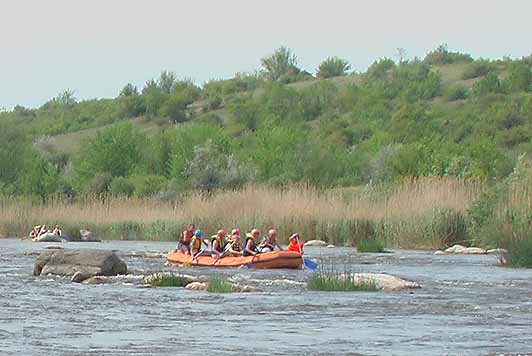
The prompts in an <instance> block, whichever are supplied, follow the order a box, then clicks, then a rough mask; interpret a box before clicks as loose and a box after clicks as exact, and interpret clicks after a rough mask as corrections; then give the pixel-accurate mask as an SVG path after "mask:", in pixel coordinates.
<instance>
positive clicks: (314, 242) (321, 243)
mask: <svg viewBox="0 0 532 356" xmlns="http://www.w3.org/2000/svg"><path fill="white" fill-rule="evenodd" d="M305 246H314V247H325V246H327V242H325V241H322V240H310V241H307V242H305Z"/></svg>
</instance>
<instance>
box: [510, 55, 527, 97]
mask: <svg viewBox="0 0 532 356" xmlns="http://www.w3.org/2000/svg"><path fill="white" fill-rule="evenodd" d="M508 71H509V76H508V82H509V87H510V89H511V90H512V91H532V68H531V65H530V63H527V62H526V61H524V60H521V61H515V62H512V63H511V64H510V66H509V67H508Z"/></svg>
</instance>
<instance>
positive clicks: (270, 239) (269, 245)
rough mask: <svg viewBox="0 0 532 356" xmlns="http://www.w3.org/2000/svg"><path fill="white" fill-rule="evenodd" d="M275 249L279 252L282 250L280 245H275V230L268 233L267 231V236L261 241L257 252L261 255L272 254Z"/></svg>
mask: <svg viewBox="0 0 532 356" xmlns="http://www.w3.org/2000/svg"><path fill="white" fill-rule="evenodd" d="M275 247H277V248H278V249H279V251H282V250H283V248H282V247H281V245H279V244H278V243H277V230H276V229H270V231H268V235H267V236H265V237H264V238H263V239H262V241H261V243H260V245H259V251H260V252H262V253H264V252H273V251H274V250H275Z"/></svg>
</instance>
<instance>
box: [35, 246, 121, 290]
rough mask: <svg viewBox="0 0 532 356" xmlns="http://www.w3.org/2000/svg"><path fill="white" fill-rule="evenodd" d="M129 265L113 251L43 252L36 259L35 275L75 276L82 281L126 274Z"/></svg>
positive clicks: (76, 280) (77, 280) (76, 279)
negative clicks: (96, 277)
mask: <svg viewBox="0 0 532 356" xmlns="http://www.w3.org/2000/svg"><path fill="white" fill-rule="evenodd" d="M126 273H127V265H126V263H125V262H124V261H123V260H121V259H120V258H119V257H118V256H117V255H116V254H115V253H114V252H113V251H109V250H93V249H77V250H57V251H46V252H43V253H41V254H40V255H39V257H37V259H36V260H35V268H34V270H33V274H34V275H35V276H40V275H47V274H54V275H58V276H74V275H76V278H74V281H75V282H82V281H84V280H86V279H88V278H91V277H94V276H116V275H118V274H126Z"/></svg>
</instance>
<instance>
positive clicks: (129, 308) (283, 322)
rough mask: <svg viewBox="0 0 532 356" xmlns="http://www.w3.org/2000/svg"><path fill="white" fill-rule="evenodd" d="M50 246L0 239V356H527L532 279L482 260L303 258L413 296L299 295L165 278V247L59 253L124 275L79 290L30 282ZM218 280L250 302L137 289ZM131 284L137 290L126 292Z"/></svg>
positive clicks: (269, 280) (410, 255)
mask: <svg viewBox="0 0 532 356" xmlns="http://www.w3.org/2000/svg"><path fill="white" fill-rule="evenodd" d="M45 245H48V244H43V243H41V244H38V243H31V242H29V241H21V240H18V239H3V240H0V355H235V354H236V355H241V354H244V355H245V354H253V355H286V354H291V355H344V354H345V355H409V356H410V355H491V354H493V355H500V354H504V355H506V354H508V355H510V354H517V353H532V270H526V269H510V268H502V267H498V266H497V265H496V264H497V261H496V258H495V257H494V256H492V255H482V256H467V255H444V256H435V255H433V254H432V253H431V252H424V251H404V250H394V251H393V253H390V254H357V253H356V251H355V250H354V249H351V248H335V249H326V248H307V249H306V254H307V256H308V257H310V258H316V259H318V260H319V259H325V260H327V259H336V260H338V261H340V262H341V263H343V264H345V265H346V266H347V268H349V269H350V270H353V271H357V272H385V273H389V274H393V275H397V276H399V277H402V278H405V279H409V280H413V281H416V282H418V283H420V284H421V286H422V288H420V289H415V290H406V291H401V292H353V293H343V292H336V293H328V292H311V291H307V290H306V288H305V286H304V283H303V282H305V281H306V280H307V279H308V278H309V276H310V274H311V273H312V272H311V271H309V270H302V271H291V270H268V271H265V270H248V269H246V268H238V269H236V268H234V269H222V270H220V269H217V270H213V269H212V268H179V269H178V268H177V267H165V266H164V259H154V258H151V259H149V258H137V257H126V256H127V254H128V253H129V252H130V251H159V252H164V251H168V250H169V249H171V248H173V247H174V243H169V242H144V241H142V242H140V241H111V242H104V243H65V244H64V247H65V248H88V247H90V248H104V249H113V250H117V251H118V253H119V254H121V255H122V256H123V258H124V260H125V261H126V262H127V264H128V268H129V270H130V272H131V273H132V274H133V276H130V277H127V278H126V277H120V276H119V277H113V283H112V284H106V285H84V284H77V283H71V282H70V280H69V279H67V278H58V277H54V278H52V277H33V276H32V271H33V265H34V261H35V256H31V255H30V256H28V255H26V254H25V253H27V252H30V251H37V250H40V249H42V248H43V247H44V246H45ZM160 270H174V271H175V270H179V271H182V272H183V273H186V274H201V275H208V274H211V273H221V274H223V275H225V276H227V277H228V278H231V279H232V280H234V281H239V282H242V283H244V284H250V285H254V286H257V287H259V288H260V289H261V290H262V291H261V292H257V293H232V294H211V293H208V292H198V291H187V290H185V289H184V288H144V287H142V286H141V283H140V281H141V275H144V274H146V273H148V272H149V271H160ZM135 281H138V282H135Z"/></svg>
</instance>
